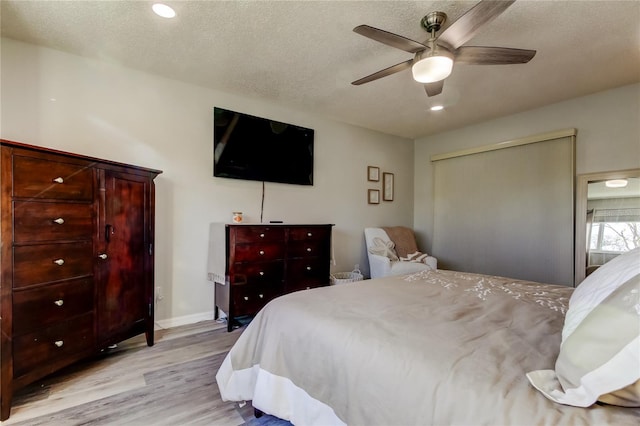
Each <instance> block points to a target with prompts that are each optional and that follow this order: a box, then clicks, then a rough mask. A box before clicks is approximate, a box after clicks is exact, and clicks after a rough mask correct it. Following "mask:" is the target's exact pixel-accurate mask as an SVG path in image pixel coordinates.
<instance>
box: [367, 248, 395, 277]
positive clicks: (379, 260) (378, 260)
mask: <svg viewBox="0 0 640 426" xmlns="http://www.w3.org/2000/svg"><path fill="white" fill-rule="evenodd" d="M390 270H391V260H389V258H388V257H386V256H380V255H377V254H373V253H369V274H370V275H371V278H377V277H384V276H385V275H386V274H387V273H388V272H389V271H390Z"/></svg>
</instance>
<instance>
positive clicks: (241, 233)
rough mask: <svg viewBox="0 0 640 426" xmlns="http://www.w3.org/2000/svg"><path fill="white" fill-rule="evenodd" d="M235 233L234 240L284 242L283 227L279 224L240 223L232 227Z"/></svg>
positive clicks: (244, 241) (241, 241) (238, 241)
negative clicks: (255, 224)
mask: <svg viewBox="0 0 640 426" xmlns="http://www.w3.org/2000/svg"><path fill="white" fill-rule="evenodd" d="M232 230H233V232H234V234H235V242H236V244H238V243H257V242H278V243H282V242H284V229H283V228H282V227H279V226H253V225H240V226H237V227H233V228H232Z"/></svg>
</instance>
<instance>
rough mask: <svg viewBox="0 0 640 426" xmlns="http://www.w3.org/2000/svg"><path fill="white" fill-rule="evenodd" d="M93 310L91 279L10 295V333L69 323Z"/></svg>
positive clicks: (22, 332)
mask: <svg viewBox="0 0 640 426" xmlns="http://www.w3.org/2000/svg"><path fill="white" fill-rule="evenodd" d="M92 310H93V279H91V278H85V279H80V280H73V281H69V282H65V283H62V284H50V285H48V286H45V287H40V288H37V289H33V290H23V291H16V292H14V293H13V333H14V335H20V334H24V333H26V332H29V331H33V330H35V329H38V328H41V327H44V326H47V325H50V324H54V323H57V322H61V321H64V320H68V319H70V318H72V317H75V316H77V315H80V314H83V313H87V312H91V311H92Z"/></svg>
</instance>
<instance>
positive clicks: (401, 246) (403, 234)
mask: <svg viewBox="0 0 640 426" xmlns="http://www.w3.org/2000/svg"><path fill="white" fill-rule="evenodd" d="M382 229H384V232H386V233H387V235H388V236H389V239H390V240H391V241H393V243H394V245H395V249H396V254H397V255H398V257H407V256H408V255H409V254H412V253H415V252H417V251H418V244H417V243H416V237H415V235H414V234H413V229H411V228H407V227H406V226H390V227H386V228H385V227H383V228H382Z"/></svg>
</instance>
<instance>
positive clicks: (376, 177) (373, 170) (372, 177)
mask: <svg viewBox="0 0 640 426" xmlns="http://www.w3.org/2000/svg"><path fill="white" fill-rule="evenodd" d="M367 180H368V181H369V182H379V181H380V168H379V167H375V166H368V167H367Z"/></svg>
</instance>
